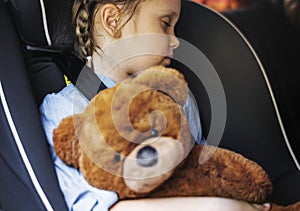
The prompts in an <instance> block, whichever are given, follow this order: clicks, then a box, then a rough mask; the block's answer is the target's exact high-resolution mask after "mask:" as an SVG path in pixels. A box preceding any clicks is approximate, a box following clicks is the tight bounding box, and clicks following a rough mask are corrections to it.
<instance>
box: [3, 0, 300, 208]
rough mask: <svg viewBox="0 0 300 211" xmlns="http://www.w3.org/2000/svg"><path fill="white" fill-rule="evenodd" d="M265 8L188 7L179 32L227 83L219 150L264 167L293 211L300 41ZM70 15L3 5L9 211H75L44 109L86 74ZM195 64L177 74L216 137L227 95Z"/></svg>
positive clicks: (64, 8)
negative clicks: (221, 99)
mask: <svg viewBox="0 0 300 211" xmlns="http://www.w3.org/2000/svg"><path fill="white" fill-rule="evenodd" d="M259 2H260V3H258V4H255V5H253V6H250V7H247V8H243V9H240V10H231V11H225V12H222V13H220V12H217V11H215V10H213V9H210V8H209V7H207V6H205V5H201V4H197V3H194V2H192V1H186V0H183V1H182V13H181V17H180V20H179V22H178V24H177V27H176V34H177V36H178V37H179V38H180V39H182V40H185V41H187V42H188V43H190V44H192V45H193V46H195V47H196V48H197V49H199V50H200V51H201V52H202V53H203V55H205V58H206V59H207V61H209V64H211V65H212V67H213V69H214V70H215V71H216V74H217V76H218V78H219V80H220V83H221V84H222V88H223V90H224V94H225V99H226V108H224V109H226V119H225V121H224V124H225V125H224V130H223V131H222V136H221V137H220V143H219V144H218V145H219V146H220V147H224V148H227V149H230V150H233V151H236V152H239V153H241V154H243V155H244V156H246V157H248V158H250V159H252V160H254V161H256V162H257V163H259V164H260V165H261V166H262V167H263V168H264V169H265V170H266V172H267V173H268V175H269V176H270V179H271V181H272V183H273V193H272V195H271V196H270V198H269V200H270V201H271V202H275V203H277V204H282V205H287V204H291V203H295V202H297V201H300V165H299V163H300V140H299V139H300V135H299V133H297V131H298V130H297V129H299V128H300V125H299V121H298V119H299V118H300V112H299V111H298V109H297V108H299V105H298V104H299V100H298V98H299V96H300V93H299V89H298V88H297V80H298V78H299V77H298V76H299V74H300V73H299V71H297V70H298V69H299V68H300V64H299V62H298V59H297V58H299V57H300V39H299V37H300V36H299V35H300V33H299V30H298V29H295V28H293V26H292V25H291V24H289V22H288V20H286V18H285V17H284V14H283V12H282V1H281V0H276V1H275V0H266V1H259ZM71 7H72V1H71V0H70V1H59V0H40V1H37V0H26V1H23V0H0V27H1V31H2V32H1V33H0V44H1V48H0V101H1V104H0V122H1V127H0V187H1V188H0V210H67V206H66V203H65V201H64V197H63V194H62V192H61V190H60V188H59V185H58V181H57V178H56V174H55V170H54V167H53V163H52V159H51V156H50V152H49V149H48V146H47V141H46V138H45V135H44V132H43V128H42V125H41V122H40V117H39V105H40V104H41V102H42V100H43V98H44V97H45V95H46V94H48V93H53V92H58V91H59V90H61V89H62V88H63V87H64V86H66V80H65V76H67V77H68V78H69V79H70V81H71V82H72V83H74V84H75V83H76V81H77V78H78V75H79V74H80V71H81V70H82V68H83V67H84V62H83V61H81V60H79V59H77V57H76V55H74V49H73V43H74V37H72V34H69V33H70V31H72V27H71V24H70V23H71ZM195 20H196V21H195ZM191 25H193V27H191ZM61 30H63V31H64V32H65V34H68V35H69V37H68V39H66V38H62V37H59V34H61V33H58V31H61ZM61 40H63V42H61ZM61 43H63V44H61ZM176 51H177V52H175V54H177V55H183V54H184V53H185V51H184V49H182V48H181V47H179V48H178V49H177V50H176ZM186 56H189V54H187V55H186ZM175 58H176V57H175ZM193 63H194V64H193V65H188V64H184V63H182V62H180V61H176V60H175V59H174V61H172V66H173V67H174V68H177V69H179V70H180V71H182V72H183V74H184V75H185V77H186V79H187V81H188V84H189V88H190V90H191V92H192V94H193V95H194V97H195V99H196V101H197V105H198V109H199V112H200V117H201V121H202V127H203V133H204V136H205V137H208V136H209V135H210V134H211V133H213V131H214V130H213V128H215V126H216V124H217V123H218V122H217V119H218V118H217V117H218V115H216V114H218V110H215V107H214V105H215V103H216V102H218V101H217V100H216V99H217V98H218V95H217V94H216V93H214V92H213V90H210V89H208V87H207V86H206V85H205V83H203V80H205V79H199V78H198V77H197V76H198V75H200V76H201V72H202V71H203V68H205V67H206V66H203V63H201V62H197V61H195V62H193ZM203 77H205V76H203ZM212 137H214V136H213V135H212Z"/></svg>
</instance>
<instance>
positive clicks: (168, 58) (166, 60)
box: [164, 57, 171, 66]
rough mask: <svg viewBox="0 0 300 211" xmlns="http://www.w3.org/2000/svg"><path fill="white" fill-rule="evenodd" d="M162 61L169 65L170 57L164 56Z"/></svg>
mask: <svg viewBox="0 0 300 211" xmlns="http://www.w3.org/2000/svg"><path fill="white" fill-rule="evenodd" d="M164 63H165V66H168V65H170V64H171V58H170V57H165V59H164Z"/></svg>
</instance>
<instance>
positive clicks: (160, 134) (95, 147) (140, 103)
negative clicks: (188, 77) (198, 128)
mask: <svg viewBox="0 0 300 211" xmlns="http://www.w3.org/2000/svg"><path fill="white" fill-rule="evenodd" d="M187 93H188V87H187V83H186V82H185V80H184V77H183V75H182V74H180V73H179V72H178V71H176V70H175V69H171V68H164V67H160V66H156V67H151V68H149V69H147V70H145V71H142V72H140V73H138V74H136V75H134V76H132V77H130V78H128V79H126V80H124V81H123V82H122V83H120V84H119V85H117V86H115V87H113V88H110V89H106V90H104V91H101V92H100V93H99V94H98V95H97V96H95V97H94V98H93V99H92V101H91V102H90V104H89V105H88V107H87V108H86V109H85V111H84V112H83V113H81V114H76V115H73V116H70V117H67V118H65V119H63V120H62V122H61V123H60V125H59V127H58V128H57V129H55V130H54V147H55V150H56V153H57V155H58V156H59V157H60V158H61V159H62V160H63V161H64V162H65V163H67V164H68V165H71V166H74V167H75V168H78V169H79V170H80V171H81V172H82V174H83V176H84V177H85V179H86V180H87V181H88V182H89V183H90V184H91V185H92V186H94V187H97V188H101V189H106V190H112V191H115V192H116V193H117V194H118V195H119V198H120V199H128V198H140V197H168V196H170V197H171V196H219V197H226V198H233V199H237V200H244V201H247V202H251V203H262V202H265V201H266V198H267V197H268V195H269V194H270V193H271V190H272V184H271V182H270V180H269V178H268V176H267V174H266V172H265V171H264V170H263V169H262V168H261V167H260V166H259V165H258V164H257V163H255V162H253V161H251V160H248V159H246V158H245V157H243V156H242V155H240V154H237V153H234V152H232V151H229V150H226V149H221V148H218V147H214V146H207V145H195V146H194V141H193V139H192V138H191V135H190V129H189V125H188V122H187V118H186V115H185V113H184V111H183V105H184V103H185V102H186V98H187ZM200 157H201V161H202V162H201V164H200V163H199V159H200ZM293 208H295V210H296V209H297V208H298V209H297V210H299V209H300V204H298V206H297V204H296V205H294V206H293V207H288V208H283V207H279V206H273V207H272V210H285V209H286V210H293Z"/></svg>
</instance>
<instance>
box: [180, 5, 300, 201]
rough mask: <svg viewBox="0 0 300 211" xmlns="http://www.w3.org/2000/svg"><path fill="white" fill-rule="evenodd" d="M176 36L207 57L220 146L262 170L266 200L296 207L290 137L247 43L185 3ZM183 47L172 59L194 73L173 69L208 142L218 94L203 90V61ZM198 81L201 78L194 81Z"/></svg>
mask: <svg viewBox="0 0 300 211" xmlns="http://www.w3.org/2000/svg"><path fill="white" fill-rule="evenodd" d="M254 15H255V14H254ZM189 23H192V25H193V26H192V27H191V24H189ZM177 36H178V37H179V38H181V39H183V40H186V41H188V42H190V43H191V44H192V45H193V46H195V47H197V48H198V49H199V50H200V51H201V52H202V53H203V54H204V55H205V56H206V57H207V59H208V60H209V62H210V63H211V65H212V66H213V67H214V69H215V71H216V72H217V75H218V77H219V79H220V81H221V83H222V86H223V89H224V94H225V99H226V106H227V108H226V113H227V116H226V123H225V128H224V131H223V136H222V138H221V140H220V146H222V147H225V148H229V149H231V150H233V151H236V152H239V153H242V154H243V155H245V156H246V157H248V158H250V159H253V160H255V161H257V162H258V163H259V164H261V165H262V166H263V167H264V168H265V169H266V171H267V172H268V174H269V176H270V178H271V180H272V182H273V185H274V191H273V195H272V196H271V199H270V200H272V201H275V202H277V203H281V204H289V203H293V202H296V201H299V200H300V172H299V170H300V166H299V161H298V160H297V157H296V156H297V155H296V154H295V153H294V151H295V148H292V147H293V146H294V145H293V146H292V145H291V143H290V139H293V138H295V137H293V136H287V133H286V125H284V123H283V121H282V118H283V117H282V115H281V112H280V110H278V103H277V98H275V96H274V92H273V87H272V86H271V84H270V81H269V79H268V76H267V74H266V72H265V69H264V67H263V65H262V62H261V61H260V59H259V58H258V55H257V54H256V53H255V51H254V49H253V48H252V46H251V45H250V43H249V42H248V41H247V39H246V38H245V37H244V36H243V34H242V33H241V32H240V31H239V29H238V28H237V27H236V26H235V25H234V24H232V22H231V21H229V20H228V19H227V18H226V17H225V16H223V15H222V14H220V13H218V12H214V11H213V10H210V9H208V8H205V7H203V6H201V5H197V4H196V3H193V2H190V1H186V2H184V3H183V5H182V13H181V19H180V20H179V23H178V25H177ZM185 47H186V46H185V45H184V44H183V43H181V45H180V47H179V49H178V50H177V52H175V56H176V54H179V55H181V56H182V57H185V56H186V57H187V58H186V60H188V59H189V58H188V57H191V58H190V60H192V61H193V63H194V64H193V65H194V66H193V69H192V70H191V69H189V68H187V67H186V65H183V64H181V63H180V62H177V63H176V64H174V65H175V67H178V68H179V69H181V70H185V71H186V72H185V74H186V77H187V79H188V82H189V84H190V88H191V90H192V92H193V94H194V96H195V98H196V100H197V102H198V108H199V111H200V116H201V120H202V125H203V132H204V135H205V136H206V137H207V135H208V134H209V132H210V130H213V129H214V127H215V126H216V122H217V121H221V120H222V118H218V117H216V116H218V115H215V119H213V118H214V117H213V115H214V114H216V113H217V112H219V111H218V110H215V111H214V110H213V109H214V108H213V107H214V106H213V103H214V102H212V101H211V99H213V98H214V97H215V98H216V97H217V96H218V90H216V89H215V90H211V89H210V90H209V89H207V87H205V86H204V85H203V84H202V82H201V80H203V79H204V80H205V77H206V76H205V75H203V74H202V72H205V71H204V70H203V68H204V66H203V61H202V60H201V59H200V60H199V59H198V61H196V60H197V59H195V57H192V55H191V54H189V53H188V52H186V49H185ZM179 57H180V56H179ZM196 64H197V65H196ZM270 74H272V73H270ZM197 75H198V76H202V77H203V78H200V80H198V77H197ZM218 114H220V113H218ZM213 141H215V140H213ZM298 156H299V155H298Z"/></svg>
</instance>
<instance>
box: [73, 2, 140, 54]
mask: <svg viewBox="0 0 300 211" xmlns="http://www.w3.org/2000/svg"><path fill="white" fill-rule="evenodd" d="M141 1H142V0H75V2H74V4H73V9H72V23H73V26H74V31H75V34H76V42H75V49H76V50H77V51H78V53H79V55H80V56H81V57H83V58H87V57H90V56H92V53H93V51H94V50H95V49H96V48H100V47H99V46H95V43H94V40H93V35H94V34H93V26H94V17H95V14H96V12H97V8H99V7H100V6H101V5H103V4H106V3H111V4H115V5H122V9H121V16H122V15H125V14H126V15H128V14H129V18H128V20H126V21H125V22H124V24H123V25H122V26H119V28H118V30H117V31H119V30H120V29H121V28H122V27H124V25H125V24H126V23H127V22H128V21H129V20H130V18H131V17H132V16H133V13H134V12H135V10H136V8H137V6H138V4H139V3H140V2H141ZM100 49H101V48H100Z"/></svg>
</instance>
